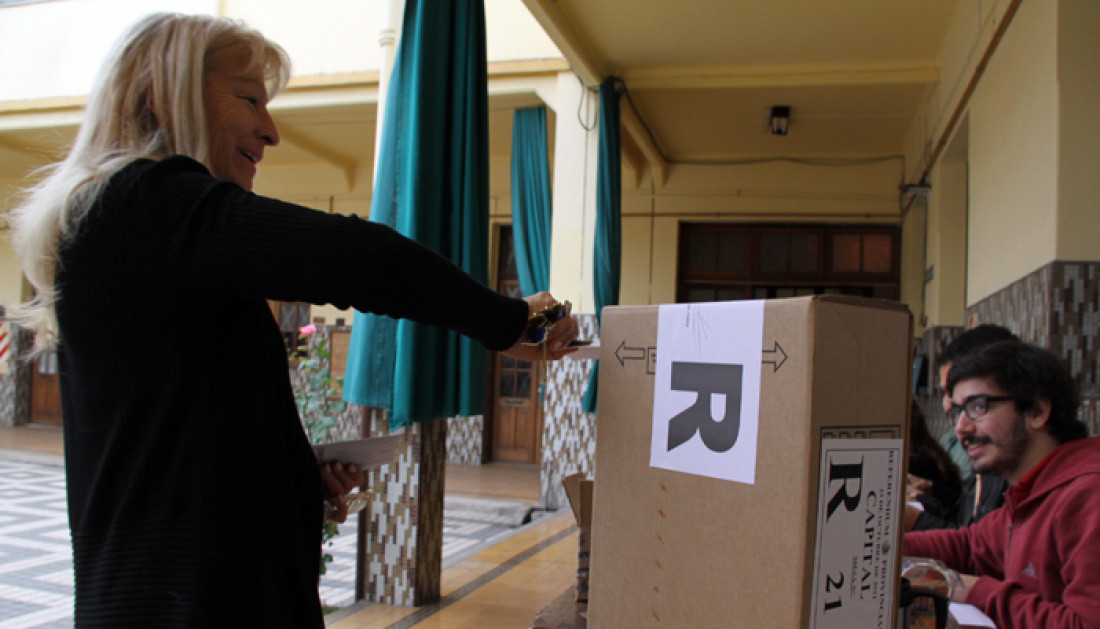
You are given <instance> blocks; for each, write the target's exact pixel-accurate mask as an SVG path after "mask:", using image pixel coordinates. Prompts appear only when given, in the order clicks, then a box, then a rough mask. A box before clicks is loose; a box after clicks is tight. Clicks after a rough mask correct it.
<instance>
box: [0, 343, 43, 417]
mask: <svg viewBox="0 0 1100 629" xmlns="http://www.w3.org/2000/svg"><path fill="white" fill-rule="evenodd" d="M8 323H9V328H8V329H9V330H10V332H9V334H10V336H11V347H10V349H9V350H8V356H7V360H8V373H5V374H0V426H21V425H23V424H27V423H29V422H30V420H31V417H30V415H31V399H30V397H31V370H32V369H34V368H35V362H34V361H27V360H25V358H24V356H25V354H26V352H27V350H28V349H29V348H30V347H31V345H33V344H34V335H33V334H31V332H30V330H27V329H24V328H20V327H19V326H17V325H15V323H13V322H10V321H9V322H8Z"/></svg>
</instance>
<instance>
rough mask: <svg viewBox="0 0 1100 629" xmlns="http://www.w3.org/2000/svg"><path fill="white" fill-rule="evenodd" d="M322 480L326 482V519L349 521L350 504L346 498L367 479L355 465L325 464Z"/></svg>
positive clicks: (322, 469)
mask: <svg viewBox="0 0 1100 629" xmlns="http://www.w3.org/2000/svg"><path fill="white" fill-rule="evenodd" d="M321 478H322V479H324V481H325V519H326V520H328V521H329V522H343V521H345V520H347V519H348V503H347V502H346V501H345V500H344V496H346V495H347V494H348V493H350V492H352V491H354V490H355V488H357V487H359V486H360V485H362V484H363V483H365V482H366V481H367V477H366V476H365V475H364V474H363V470H360V469H359V468H358V467H356V466H355V465H348V466H346V467H345V466H343V465H341V464H340V463H323V464H322V465H321Z"/></svg>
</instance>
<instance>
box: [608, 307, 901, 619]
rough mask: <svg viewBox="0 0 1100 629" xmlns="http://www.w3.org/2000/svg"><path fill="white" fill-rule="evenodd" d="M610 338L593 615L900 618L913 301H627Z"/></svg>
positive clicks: (614, 311) (614, 316)
mask: <svg viewBox="0 0 1100 629" xmlns="http://www.w3.org/2000/svg"><path fill="white" fill-rule="evenodd" d="M600 336H601V344H602V348H603V349H602V353H601V356H600V362H601V364H600V385H599V386H600V388H599V396H600V397H599V410H598V415H597V420H596V425H597V440H596V465H595V470H596V474H595V489H594V504H593V522H592V529H593V530H592V544H593V546H592V556H591V583H590V588H591V589H590V597H589V626H591V627H595V628H596V629H602V628H616V627H632V628H636V627H783V628H795V627H798V628H817V629H824V628H832V627H836V628H844V629H848V628H850V627H860V628H861V629H864V628H873V627H881V628H890V627H893V625H894V622H895V620H896V616H897V605H896V602H895V601H896V596H897V589H898V585H899V571H900V570H899V569H900V564H899V561H900V557H899V552H898V551H899V546H900V521H901V517H900V516H901V513H902V512H901V509H902V505H903V502H902V501H903V499H904V490H903V488H904V469H905V462H904V460H903V459H904V448H903V437H904V436H905V434H906V432H907V430H908V426H907V422H908V409H909V388H908V387H909V384H908V383H909V378H910V344H911V337H912V318H911V315H910V314H909V311H908V309H907V308H906V307H905V306H903V305H900V304H897V303H895V302H885V301H879V300H863V299H854V298H843V297H834V296H816V297H807V298H794V299H781V300H768V301H750V302H724V303H715V304H675V305H669V306H640V307H611V308H606V309H604V311H603V322H602V326H601V335H600Z"/></svg>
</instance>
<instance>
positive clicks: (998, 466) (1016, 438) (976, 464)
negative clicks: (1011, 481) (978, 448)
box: [960, 413, 1031, 476]
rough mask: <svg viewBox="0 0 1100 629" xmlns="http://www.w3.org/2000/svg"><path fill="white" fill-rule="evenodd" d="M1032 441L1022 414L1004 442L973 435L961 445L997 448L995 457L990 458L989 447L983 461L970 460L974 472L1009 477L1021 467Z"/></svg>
mask: <svg viewBox="0 0 1100 629" xmlns="http://www.w3.org/2000/svg"><path fill="white" fill-rule="evenodd" d="M1030 441H1031V435H1030V434H1028V431H1027V418H1026V417H1025V416H1024V414H1023V413H1020V414H1018V415H1017V416H1016V421H1015V422H1013V424H1012V432H1011V433H1010V434H1009V435H1008V436H1007V437H1006V438H1005V440H1004V441H1003V442H994V441H993V438H992V437H990V436H989V435H987V434H973V435H969V436H967V437H965V438H963V439H962V440H961V441H960V443H961V444H962V446H963V448H967V447H969V446H970V444H972V443H977V444H980V445H985V446H989V445H993V446H995V447H996V449H997V450H998V452H997V453H995V456H994V457H989V449H988V447H987V448H986V451H985V452H986V454H985V456H983V457H982V458H981V459H979V460H974V459H970V462H971V465H972V467H973V468H974V471H975V472H977V473H979V474H995V475H997V476H1008V475H1010V474H1011V473H1012V472H1014V471H1016V468H1017V467H1019V465H1020V459H1022V458H1023V455H1024V452H1025V451H1026V450H1027V446H1028V443H1030Z"/></svg>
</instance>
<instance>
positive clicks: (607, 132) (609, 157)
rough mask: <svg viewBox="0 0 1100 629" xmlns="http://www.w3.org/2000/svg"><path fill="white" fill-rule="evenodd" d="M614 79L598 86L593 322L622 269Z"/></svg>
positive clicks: (593, 385) (589, 407) (592, 388)
mask: <svg viewBox="0 0 1100 629" xmlns="http://www.w3.org/2000/svg"><path fill="white" fill-rule="evenodd" d="M617 83H618V79H615V78H614V77H612V78H610V79H607V80H606V81H604V82H603V83H602V84H600V139H599V145H598V147H597V153H596V244H595V258H594V261H593V275H594V277H593V279H592V284H593V292H594V296H595V300H596V323H597V325H599V324H600V323H601V322H602V311H603V308H604V306H614V305H615V304H618V303H619V275H620V269H621V266H622V257H623V256H622V223H621V219H620V217H621V213H622V210H621V208H622V183H623V179H622V167H621V160H622V152H621V148H622V141H621V137H620V133H619V90H618V89H617ZM599 378H600V363H599V361H596V363H595V364H594V365H593V367H592V374H591V376H590V377H589V378H588V391H587V392H585V394H584V410H585V411H588V412H589V413H594V412H596V398H597V394H598V393H599V391H598V384H599Z"/></svg>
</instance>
